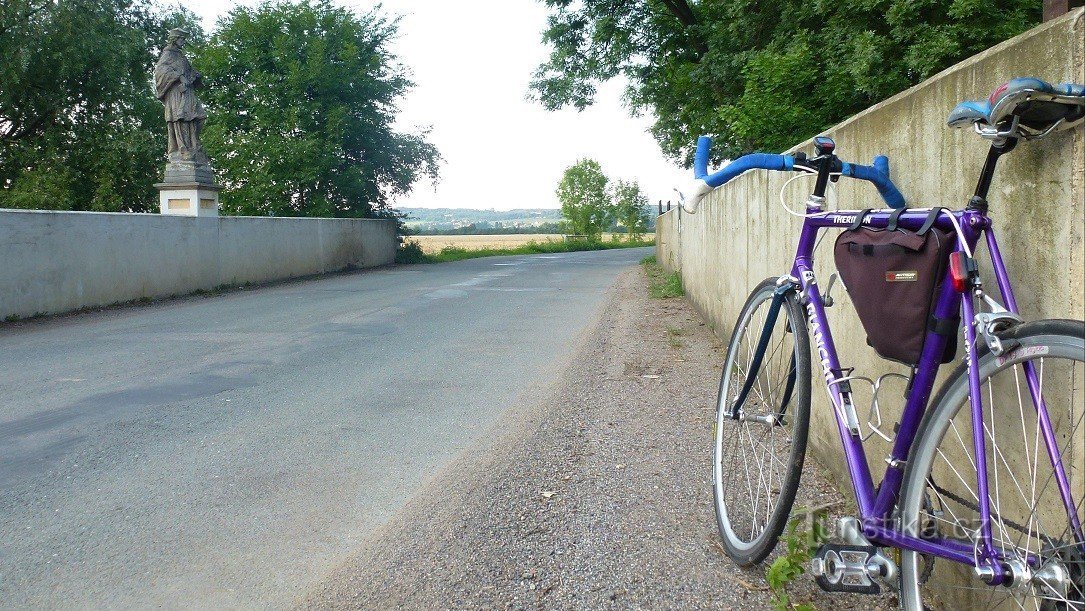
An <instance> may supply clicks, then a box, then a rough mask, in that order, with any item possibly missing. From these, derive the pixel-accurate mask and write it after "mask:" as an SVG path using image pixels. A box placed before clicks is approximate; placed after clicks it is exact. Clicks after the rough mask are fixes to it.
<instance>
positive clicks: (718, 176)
mask: <svg viewBox="0 0 1085 611" xmlns="http://www.w3.org/2000/svg"><path fill="white" fill-rule="evenodd" d="M697 144H698V146H697V148H698V150H700V142H698V143H697ZM794 164H795V159H794V158H793V157H791V156H790V155H772V154H769V153H750V154H749V155H743V156H742V157H739V158H738V159H736V160H734V161H732V162H731V163H729V164H727V167H725V168H723V169H722V170H720V171H718V172H716V173H715V174H712V175H710V176H698V178H703V179H704V181H705V182H706V183H707V184H708V186H710V187H712V188H713V189H715V188H716V187H718V186H720V185H722V184H724V183H726V182H729V181H730V180H732V179H734V178H735V177H736V176H738V175H739V174H741V173H743V172H745V171H747V170H758V169H760V170H778V171H787V170H791V169H792V168H793V167H794Z"/></svg>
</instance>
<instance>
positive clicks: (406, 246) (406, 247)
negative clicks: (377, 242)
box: [396, 240, 427, 264]
mask: <svg viewBox="0 0 1085 611" xmlns="http://www.w3.org/2000/svg"><path fill="white" fill-rule="evenodd" d="M426 262H427V261H426V254H425V253H424V252H422V245H421V244H419V243H418V241H417V240H405V241H404V242H403V243H402V244H400V245H399V248H397V249H396V263H401V264H412V263H426Z"/></svg>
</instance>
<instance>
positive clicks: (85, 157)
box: [0, 0, 201, 212]
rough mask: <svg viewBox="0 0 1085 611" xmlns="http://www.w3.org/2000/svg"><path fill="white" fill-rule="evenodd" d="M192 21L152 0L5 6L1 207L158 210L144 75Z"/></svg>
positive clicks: (18, 0) (153, 123)
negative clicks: (169, 35)
mask: <svg viewBox="0 0 1085 611" xmlns="http://www.w3.org/2000/svg"><path fill="white" fill-rule="evenodd" d="M174 27H184V28H186V29H188V30H190V31H192V32H193V33H194V36H195V37H196V38H199V36H200V35H201V34H200V30H199V26H198V24H197V23H196V21H195V18H194V17H193V16H192V14H191V13H188V12H187V11H184V10H183V9H179V8H172V9H167V10H160V9H159V8H157V7H156V6H155V5H154V4H153V3H152V2H151V1H150V0H135V1H132V0H72V1H67V2H55V1H53V0H5V2H4V3H2V4H0V207H11V208H44V209H59V210H102V211H136V212H139V211H145V210H152V209H155V208H157V200H158V197H157V193H156V192H155V189H154V186H153V183H154V182H155V176H157V175H158V174H159V172H160V171H161V166H162V162H161V160H162V158H163V156H164V154H165V138H164V137H163V136H162V135H161V133H162V132H163V129H162V107H161V105H160V104H159V102H158V100H156V99H155V97H154V92H153V91H152V89H151V86H150V82H149V74H150V72H151V69H152V66H153V65H154V62H155V59H156V58H157V51H158V45H160V44H162V43H163V42H164V41H165V39H166V32H167V31H168V30H169V29H170V28H174Z"/></svg>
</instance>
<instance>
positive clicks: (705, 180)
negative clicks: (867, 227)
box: [680, 136, 905, 213]
mask: <svg viewBox="0 0 1085 611" xmlns="http://www.w3.org/2000/svg"><path fill="white" fill-rule="evenodd" d="M711 148H712V138H710V137H708V136H701V137H700V138H698V139H697V151H696V153H695V154H694V157H693V176H694V180H693V182H692V183H690V184H688V185H687V186H686V188H685V189H683V190H682V191H681V192H680V194H681V196H682V207H683V208H685V209H686V212H690V213H693V212H696V211H697V205H698V204H700V202H701V200H702V199H704V197H705V196H706V195H708V194H709V193H711V192H712V190H713V189H716V188H717V187H720V186H723V185H724V184H726V183H728V182H730V181H731V180H733V179H735V178H737V177H738V176H739V175H740V174H742V173H744V172H746V171H749V170H754V169H762V170H776V171H792V170H794V171H804V172H810V171H815V170H814V168H813V167H811V166H810V165H808V164H806V163H805V160H801V159H800V160H799V163H796V158H795V156H793V155H772V154H768V153H751V154H749V155H743V156H742V157H739V158H738V159H735V160H734V161H732V162H731V163H729V164H727V165H726V166H725V167H724V168H722V169H720V170H719V171H717V172H715V173H713V174H709V173H708V157H709V152H710V150H711ZM840 175H841V176H847V177H849V178H856V179H858V180H865V181H867V182H870V183H873V184H874V187H875V188H877V189H878V194H879V195H881V197H882V199H883V200H885V203H886V205H888V206H889V207H890V208H903V207H904V204H905V199H904V196H903V195H902V194H901V192H900V191H899V190H898V189H897V187H896V185H894V184H893V181H892V180H891V179H890V178H889V158H888V157H886V156H884V155H878V156H877V157H875V158H874V163H873V164H872V165H869V166H866V165H860V164H857V163H847V162H844V163H841V169H840Z"/></svg>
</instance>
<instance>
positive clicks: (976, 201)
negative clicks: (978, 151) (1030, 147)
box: [968, 138, 1017, 214]
mask: <svg viewBox="0 0 1085 611" xmlns="http://www.w3.org/2000/svg"><path fill="white" fill-rule="evenodd" d="M1015 146H1017V138H1006V139H1005V140H1003V141H1001V142H998V141H996V142H993V143H992V144H991V148H990V149H988V151H987V159H986V161H984V162H983V170H981V171H980V179H979V182H977V183H976V192H975V194H973V195H972V199H970V200H969V201H968V208H969V209H972V210H979V211H981V212H983V213H984V214H986V213H987V192H988V191H990V190H991V179H992V178H994V175H995V166H996V165H997V164H998V158H999V157H1001V156H1002V155H1005V154H1006V153H1008V152H1010V151H1012V150H1013V148H1014V147H1015Z"/></svg>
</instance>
